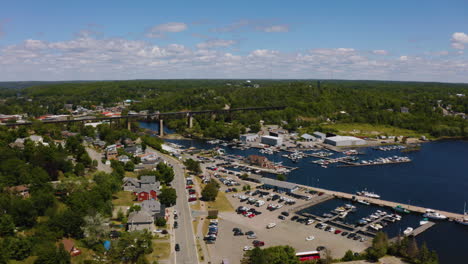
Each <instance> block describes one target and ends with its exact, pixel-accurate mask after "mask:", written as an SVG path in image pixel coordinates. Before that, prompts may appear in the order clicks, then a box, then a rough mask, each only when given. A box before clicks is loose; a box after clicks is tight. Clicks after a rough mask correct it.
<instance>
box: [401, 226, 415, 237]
mask: <svg viewBox="0 0 468 264" xmlns="http://www.w3.org/2000/svg"><path fill="white" fill-rule="evenodd" d="M411 233H413V228H412V227H407V228H406V229H405V231H403V234H404V235H405V236H409V235H410V234H411Z"/></svg>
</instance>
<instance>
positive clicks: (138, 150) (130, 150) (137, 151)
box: [124, 145, 143, 156]
mask: <svg viewBox="0 0 468 264" xmlns="http://www.w3.org/2000/svg"><path fill="white" fill-rule="evenodd" d="M124 150H125V152H127V153H130V154H132V155H133V156H138V155H141V154H143V148H142V147H141V146H140V145H134V146H129V147H126V148H124Z"/></svg>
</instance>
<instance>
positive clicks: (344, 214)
mask: <svg viewBox="0 0 468 264" xmlns="http://www.w3.org/2000/svg"><path fill="white" fill-rule="evenodd" d="M347 215H348V212H341V213H340V214H339V216H338V217H339V218H345V217H346V216H347Z"/></svg>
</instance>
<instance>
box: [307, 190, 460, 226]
mask: <svg viewBox="0 0 468 264" xmlns="http://www.w3.org/2000/svg"><path fill="white" fill-rule="evenodd" d="M301 187H304V188H307V189H309V190H313V191H317V192H323V193H325V194H329V195H332V196H334V197H336V198H342V199H348V200H356V199H365V200H367V201H368V202H369V203H371V204H374V205H378V206H382V207H390V208H392V209H393V208H394V207H396V206H397V205H400V206H402V207H404V208H406V209H408V210H410V211H411V212H415V213H421V214H424V213H426V210H427V207H420V206H415V205H407V204H403V203H396V202H392V201H386V200H381V199H374V198H369V197H362V196H358V195H356V194H350V193H344V192H338V191H331V190H327V189H321V188H316V187H310V186H304V185H301ZM434 210H436V211H437V212H439V213H441V214H443V215H445V216H447V217H448V218H449V219H453V220H455V219H460V218H462V217H463V214H457V213H452V212H447V211H442V210H437V209H434Z"/></svg>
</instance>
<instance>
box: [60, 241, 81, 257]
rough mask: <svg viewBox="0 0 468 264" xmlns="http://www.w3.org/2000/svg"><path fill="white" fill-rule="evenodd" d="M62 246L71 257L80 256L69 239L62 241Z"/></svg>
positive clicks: (79, 252)
mask: <svg viewBox="0 0 468 264" xmlns="http://www.w3.org/2000/svg"><path fill="white" fill-rule="evenodd" d="M61 242H62V244H63V247H64V249H65V251H67V252H68V253H70V255H71V256H78V255H80V254H81V251H80V250H79V249H78V248H77V247H75V243H74V242H73V240H71V239H62V241H61Z"/></svg>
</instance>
